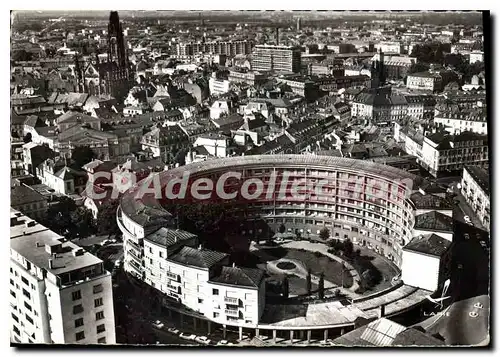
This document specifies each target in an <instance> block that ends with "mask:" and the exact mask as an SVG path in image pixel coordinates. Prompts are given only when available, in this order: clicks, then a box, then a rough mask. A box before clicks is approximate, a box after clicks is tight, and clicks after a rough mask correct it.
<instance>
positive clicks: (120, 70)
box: [98, 11, 134, 102]
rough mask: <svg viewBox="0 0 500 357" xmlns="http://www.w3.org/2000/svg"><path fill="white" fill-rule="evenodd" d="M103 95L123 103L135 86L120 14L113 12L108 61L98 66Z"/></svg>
mask: <svg viewBox="0 0 500 357" xmlns="http://www.w3.org/2000/svg"><path fill="white" fill-rule="evenodd" d="M98 67H99V76H100V79H101V84H102V94H110V95H112V96H113V97H115V98H116V99H117V100H118V101H120V102H121V101H123V100H124V99H125V97H126V96H127V95H128V91H129V90H130V88H132V87H133V85H134V83H133V82H134V71H133V68H132V66H131V64H130V63H129V60H128V54H127V49H126V46H125V37H124V35H123V29H122V25H121V23H120V18H119V17H118V12H116V11H111V13H110V15H109V24H108V59H107V62H105V63H100V64H98Z"/></svg>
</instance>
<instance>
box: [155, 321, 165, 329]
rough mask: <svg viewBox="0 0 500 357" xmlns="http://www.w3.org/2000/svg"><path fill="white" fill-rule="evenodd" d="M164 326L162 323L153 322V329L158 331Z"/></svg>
mask: <svg viewBox="0 0 500 357" xmlns="http://www.w3.org/2000/svg"><path fill="white" fill-rule="evenodd" d="M164 326H165V324H164V323H163V322H161V321H160V320H156V321H155V322H153V327H154V328H156V329H158V330H160V329H162V328H163V327H164Z"/></svg>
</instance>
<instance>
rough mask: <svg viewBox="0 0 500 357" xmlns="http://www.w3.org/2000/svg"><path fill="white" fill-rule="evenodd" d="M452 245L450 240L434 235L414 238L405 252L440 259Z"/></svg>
mask: <svg viewBox="0 0 500 357" xmlns="http://www.w3.org/2000/svg"><path fill="white" fill-rule="evenodd" d="M450 245H451V242H450V241H449V240H447V239H445V238H443V237H441V236H438V235H437V234H434V233H432V234H426V235H422V236H418V237H414V238H413V239H412V240H411V241H410V243H408V244H407V245H405V246H404V247H403V250H409V251H413V252H417V253H424V254H428V255H433V256H436V257H440V256H441V255H442V254H443V253H444V252H446V250H447V249H448V248H449V247H450Z"/></svg>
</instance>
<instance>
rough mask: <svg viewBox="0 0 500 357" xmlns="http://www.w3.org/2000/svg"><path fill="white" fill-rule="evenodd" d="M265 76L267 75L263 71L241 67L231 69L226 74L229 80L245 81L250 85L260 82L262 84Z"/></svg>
mask: <svg viewBox="0 0 500 357" xmlns="http://www.w3.org/2000/svg"><path fill="white" fill-rule="evenodd" d="M266 78H267V76H266V75H265V74H264V73H260V72H257V71H248V70H242V69H239V70H236V69H232V70H230V71H229V76H228V79H229V81H230V82H235V83H247V84H249V85H251V86H258V85H260V84H263V83H264V82H265V81H266Z"/></svg>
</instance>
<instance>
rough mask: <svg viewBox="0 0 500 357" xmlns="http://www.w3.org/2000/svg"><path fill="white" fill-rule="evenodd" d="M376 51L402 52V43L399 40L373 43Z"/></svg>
mask: <svg viewBox="0 0 500 357" xmlns="http://www.w3.org/2000/svg"><path fill="white" fill-rule="evenodd" d="M373 47H374V48H375V50H376V51H382V52H384V53H398V54H399V53H403V45H402V44H401V43H400V42H379V43H375V44H374V45H373Z"/></svg>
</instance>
